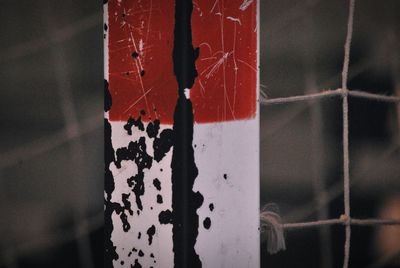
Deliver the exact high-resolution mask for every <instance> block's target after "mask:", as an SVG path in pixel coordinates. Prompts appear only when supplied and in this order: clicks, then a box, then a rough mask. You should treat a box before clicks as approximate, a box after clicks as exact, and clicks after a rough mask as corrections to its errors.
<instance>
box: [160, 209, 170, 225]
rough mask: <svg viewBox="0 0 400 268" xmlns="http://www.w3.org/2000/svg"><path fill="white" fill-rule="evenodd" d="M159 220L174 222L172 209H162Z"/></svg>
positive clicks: (164, 222)
mask: <svg viewBox="0 0 400 268" xmlns="http://www.w3.org/2000/svg"><path fill="white" fill-rule="evenodd" d="M158 221H159V222H160V223H161V224H170V223H172V222H173V219H172V212H171V210H165V211H161V212H160V214H158Z"/></svg>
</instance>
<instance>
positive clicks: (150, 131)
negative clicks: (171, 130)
mask: <svg viewBox="0 0 400 268" xmlns="http://www.w3.org/2000/svg"><path fill="white" fill-rule="evenodd" d="M159 130H160V120H158V119H156V120H154V122H150V123H149V124H148V125H147V128H146V132H147V135H148V136H149V138H155V137H157V135H158V131H159Z"/></svg>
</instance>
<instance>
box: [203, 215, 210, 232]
mask: <svg viewBox="0 0 400 268" xmlns="http://www.w3.org/2000/svg"><path fill="white" fill-rule="evenodd" d="M203 226H204V228H206V229H207V230H208V229H210V227H211V220H210V218H209V217H207V218H205V219H204V221H203Z"/></svg>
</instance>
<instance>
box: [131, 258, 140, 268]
mask: <svg viewBox="0 0 400 268" xmlns="http://www.w3.org/2000/svg"><path fill="white" fill-rule="evenodd" d="M131 268H142V265H141V264H140V263H139V261H138V259H136V260H135V264H134V265H132V264H131Z"/></svg>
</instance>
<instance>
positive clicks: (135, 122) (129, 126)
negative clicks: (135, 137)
mask: <svg viewBox="0 0 400 268" xmlns="http://www.w3.org/2000/svg"><path fill="white" fill-rule="evenodd" d="M133 126H135V127H137V128H138V129H139V130H142V131H143V130H144V125H143V122H142V117H141V116H139V118H138V119H137V120H135V119H134V118H132V117H131V116H130V117H129V119H128V122H126V124H125V125H124V129H125V130H126V131H127V132H128V135H132V127H133Z"/></svg>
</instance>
